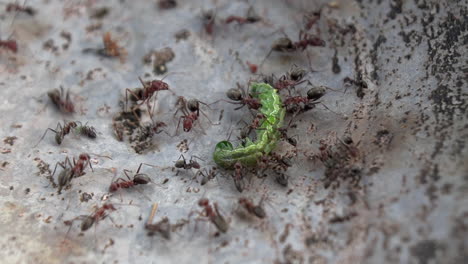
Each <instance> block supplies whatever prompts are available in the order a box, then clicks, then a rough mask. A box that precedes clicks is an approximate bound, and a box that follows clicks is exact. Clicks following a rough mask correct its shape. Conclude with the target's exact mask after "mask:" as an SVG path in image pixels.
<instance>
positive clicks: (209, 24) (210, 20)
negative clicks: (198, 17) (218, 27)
mask: <svg viewBox="0 0 468 264" xmlns="http://www.w3.org/2000/svg"><path fill="white" fill-rule="evenodd" d="M215 18H216V13H215V11H213V10H208V11H203V12H202V20H203V27H204V28H205V32H206V33H207V34H208V35H210V36H211V35H213V32H214V26H215Z"/></svg>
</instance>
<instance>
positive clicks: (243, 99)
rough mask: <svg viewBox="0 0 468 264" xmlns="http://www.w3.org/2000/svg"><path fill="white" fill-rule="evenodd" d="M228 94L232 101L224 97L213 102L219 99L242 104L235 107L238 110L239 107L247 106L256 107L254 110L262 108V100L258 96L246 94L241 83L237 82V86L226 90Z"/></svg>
mask: <svg viewBox="0 0 468 264" xmlns="http://www.w3.org/2000/svg"><path fill="white" fill-rule="evenodd" d="M226 96H227V97H228V98H229V99H231V100H232V101H234V102H232V101H227V100H224V99H220V100H218V101H216V102H213V103H211V104H215V103H217V102H219V101H225V102H228V103H230V104H240V105H241V106H239V107H237V108H235V109H234V110H238V109H241V108H242V107H244V106H246V105H247V107H248V108H249V109H254V110H258V109H260V107H261V106H262V104H261V103H260V101H259V100H258V99H257V98H253V97H252V96H251V95H250V94H249V95H246V94H245V92H244V89H242V87H241V85H240V84H239V83H237V88H231V89H229V90H227V92H226Z"/></svg>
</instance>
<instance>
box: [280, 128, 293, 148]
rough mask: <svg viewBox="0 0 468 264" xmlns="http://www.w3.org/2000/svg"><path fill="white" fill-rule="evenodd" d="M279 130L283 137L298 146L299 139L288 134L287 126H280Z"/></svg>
mask: <svg viewBox="0 0 468 264" xmlns="http://www.w3.org/2000/svg"><path fill="white" fill-rule="evenodd" d="M278 132H280V134H281V138H282V139H285V140H286V141H287V142H288V143H289V144H290V145H292V146H293V147H297V139H295V138H294V137H289V136H288V133H287V132H288V131H287V128H282V127H281V128H278Z"/></svg>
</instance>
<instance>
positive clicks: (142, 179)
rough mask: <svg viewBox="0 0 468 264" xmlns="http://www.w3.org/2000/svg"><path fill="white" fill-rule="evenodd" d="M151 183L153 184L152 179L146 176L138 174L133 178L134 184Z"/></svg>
mask: <svg viewBox="0 0 468 264" xmlns="http://www.w3.org/2000/svg"><path fill="white" fill-rule="evenodd" d="M149 182H151V179H150V177H148V175H146V174H137V175H135V177H134V178H133V183H135V184H148V183H149Z"/></svg>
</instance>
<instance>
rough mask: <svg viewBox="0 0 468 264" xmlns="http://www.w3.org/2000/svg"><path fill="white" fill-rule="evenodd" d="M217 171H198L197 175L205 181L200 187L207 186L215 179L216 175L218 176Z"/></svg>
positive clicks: (213, 169)
mask: <svg viewBox="0 0 468 264" xmlns="http://www.w3.org/2000/svg"><path fill="white" fill-rule="evenodd" d="M216 170H217V169H216V167H213V168H211V169H210V170H209V171H206V169H203V171H202V170H199V171H197V175H201V176H202V177H203V179H202V180H201V182H200V185H205V184H206V183H208V182H209V181H210V180H211V179H214V178H215V177H216V174H218V173H217V171H216Z"/></svg>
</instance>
